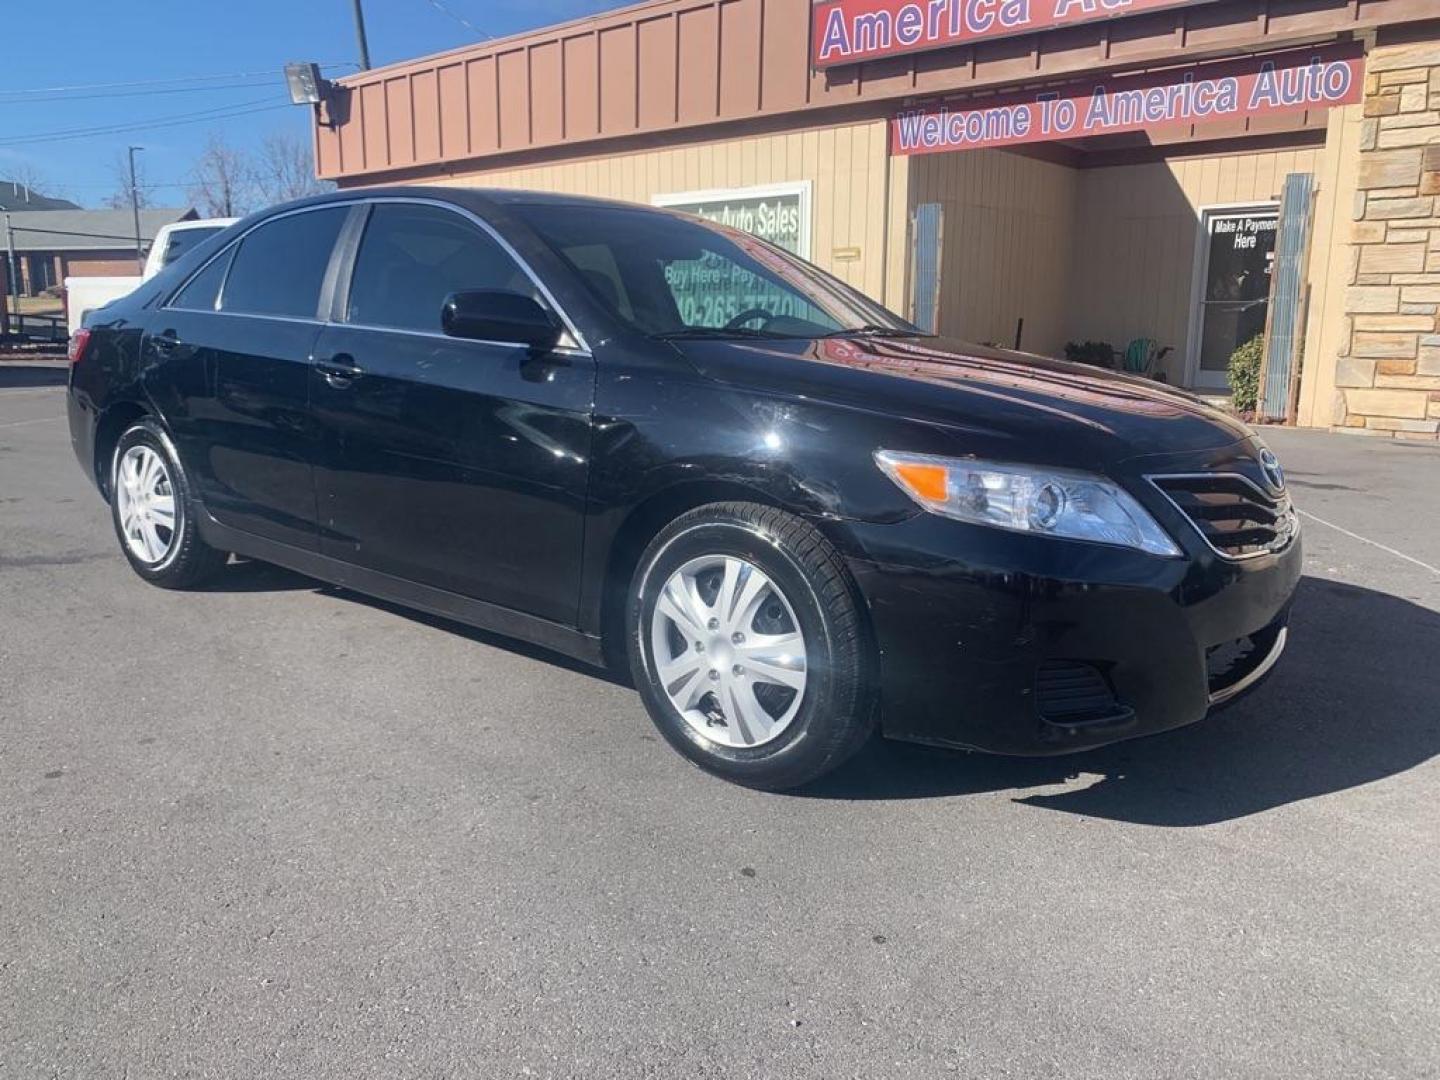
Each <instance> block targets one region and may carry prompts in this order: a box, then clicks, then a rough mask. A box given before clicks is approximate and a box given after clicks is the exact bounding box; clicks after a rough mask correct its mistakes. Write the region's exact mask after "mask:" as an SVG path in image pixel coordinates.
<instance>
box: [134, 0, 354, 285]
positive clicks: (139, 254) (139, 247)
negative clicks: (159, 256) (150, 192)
mask: <svg viewBox="0 0 1440 1080" xmlns="http://www.w3.org/2000/svg"><path fill="white" fill-rule="evenodd" d="M356 2H357V3H358V2H359V0H356ZM144 149H145V148H144V147H143V146H132V147H130V213H131V214H132V215H133V216H134V218H135V262H136V264H137V265H138V266H139V267H140V273H142V274H143V273H145V249H144V244H143V243H142V242H141V239H140V189H139V188H138V187H136V185H135V151H136V150H144Z"/></svg>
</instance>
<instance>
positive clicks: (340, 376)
mask: <svg viewBox="0 0 1440 1080" xmlns="http://www.w3.org/2000/svg"><path fill="white" fill-rule="evenodd" d="M315 368H316V370H317V371H319V372H320V374H321V375H323V376H325V381H326V382H327V383H329V384H330V385H331V386H333V387H335V389H337V390H343V389H344V388H345V387H347V386H349V385H350V384H351V383H353V382H354V381H355V380H356V379H358V378H359V377H360V376H361V375H364V374H365V372H364V371H362V370H361V369H360V365H359V364H357V363H355V358H354V357H353V356H351V355H350V354H349V353H336V354H335V355H334V356H332V357H330V359H328V360H320V361H317V362H316V364H315Z"/></svg>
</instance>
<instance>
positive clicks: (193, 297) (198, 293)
mask: <svg viewBox="0 0 1440 1080" xmlns="http://www.w3.org/2000/svg"><path fill="white" fill-rule="evenodd" d="M234 254H235V249H234V248H231V249H230V250H229V251H227V252H225V254H223V255H221V256H220V257H219V258H218V259H211V260H210V263H209V265H208V266H206V267H205V269H204V270H201V271H200V273H198V274H196V275H195V276H194V277H193V278H191V279H190V283H189V284H188V285H186V286H185V287H184V288H183V289H181V290H180V291H179V292H178V293H176V294H175V299H173V300H171V301H170V306H171V307H173V308H184V309H185V310H186V311H214V310H215V307H216V301H217V300H219V299H220V284H221V282H223V281H224V280H225V271H226V269H227V268H228V267H229V266H230V259H231V257H232V256H233V255H234Z"/></svg>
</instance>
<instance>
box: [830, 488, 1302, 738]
mask: <svg viewBox="0 0 1440 1080" xmlns="http://www.w3.org/2000/svg"><path fill="white" fill-rule="evenodd" d="M1300 545H1301V541H1300V538H1299V537H1298V536H1297V537H1296V538H1295V539H1294V540H1293V541H1292V542H1291V543H1290V544H1289V546H1288V547H1286V548H1285V549H1283V550H1282V551H1279V552H1276V553H1274V554H1269V555H1265V556H1263V557H1259V558H1251V559H1246V560H1244V561H1240V562H1233V561H1230V560H1227V559H1223V558H1221V557H1219V556H1217V555H1215V554H1213V553H1211V552H1209V551H1208V550H1205V549H1203V548H1201V547H1200V546H1199V545H1198V544H1197V545H1194V547H1193V548H1192V549H1191V550H1189V551H1187V555H1186V557H1185V558H1183V559H1161V558H1155V557H1152V556H1148V555H1144V554H1141V553H1138V552H1132V551H1128V550H1125V549H1120V548H1114V547H1107V546H1104V545H1097V544H1085V543H1078V542H1073V541H1065V540H1057V539H1054V538H1049V537H1036V536H1027V535H1024V534H1019V533H1013V532H1004V531H1002V530H997V529H989V528H983V527H978V526H971V525H965V524H962V523H959V522H954V521H950V520H946V519H943V518H938V517H935V516H933V515H929V514H921V515H918V516H916V517H914V518H911V519H909V520H906V521H903V522H900V523H897V524H889V525H851V526H850V535H849V536H848V537H847V543H846V544H845V545H844V546H845V547H846V549H847V551H846V556H847V561H848V563H849V566H850V570H851V572H852V574H853V575H854V577H855V580H856V581H857V583H858V584H859V586H860V589H861V591H862V593H863V594H864V596H865V599H866V602H867V605H868V608H869V614H870V621H871V626H872V629H873V632H874V635H875V639H876V644H877V646H878V651H879V660H880V682H881V698H882V700H881V723H882V728H883V730H884V732H885V734H886V735H888V736H890V737H893V738H899V739H906V740H911V741H916V742H926V743H935V744H940V745H946V746H957V747H964V748H969V749H976V750H985V751H991V752H995V753H1004V754H1024V755H1037V754H1041V755H1043V754H1059V753H1067V752H1071V751H1076V750H1084V749H1088V748H1090V747H1094V746H1100V745H1103V744H1105V743H1109V742H1114V741H1116V740H1118V739H1125V738H1133V737H1136V736H1140V735H1148V734H1153V733H1155V732H1159V731H1165V730H1168V729H1170V728H1175V727H1180V726H1182V725H1184V724H1189V723H1193V722H1194V721H1196V720H1199V719H1201V718H1202V717H1203V716H1205V715H1206V713H1207V712H1209V711H1210V710H1211V709H1212V708H1214V707H1217V706H1218V705H1220V704H1223V703H1228V702H1229V701H1232V700H1234V699H1235V698H1237V697H1238V696H1239V695H1240V694H1242V693H1244V692H1246V691H1248V690H1249V689H1251V688H1252V687H1253V686H1255V685H1256V684H1257V683H1258V682H1259V681H1260V680H1261V679H1262V678H1264V676H1265V675H1266V674H1268V673H1269V671H1270V669H1271V668H1272V667H1273V666H1274V664H1275V662H1276V661H1277V660H1278V659H1279V656H1280V654H1281V652H1282V651H1283V649H1284V645H1285V638H1286V624H1287V622H1288V619H1289V608H1290V600H1291V596H1292V595H1293V593H1294V591H1295V586H1296V583H1297V582H1298V580H1299V577H1300V568H1301V546H1300Z"/></svg>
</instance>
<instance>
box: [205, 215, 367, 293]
mask: <svg viewBox="0 0 1440 1080" xmlns="http://www.w3.org/2000/svg"><path fill="white" fill-rule="evenodd" d="M349 212H350V208H349V207H348V206H332V207H325V208H324V209H321V210H307V211H305V212H304V213H299V214H289V215H287V216H285V217H281V218H276V219H275V220H273V221H268V222H266V223H265V224H264V225H261V226H260V227H259V228H257V229H255V230H253V231H252V232H250V233H249V234H248V235H246V237H245V239H243V240H241V241H240V247H239V249H238V250H237V251H236V252H235V255H234V257H233V261H232V264H231V267H230V276H229V277H228V278H226V279H225V294H224V296H222V297H221V298H220V309H221V310H222V311H230V312H236V313H238V314H242V315H279V316H285V317H289V318H297V319H313V318H315V317H316V315H317V312H318V309H319V306H320V286H321V285H322V283H323V282H324V281H325V269H326V267H327V266H329V264H330V252H331V250H332V249H333V248H334V247H335V238H336V237H338V236H339V235H340V228H341V226H342V225H344V224H345V215H346V214H348V213H349Z"/></svg>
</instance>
